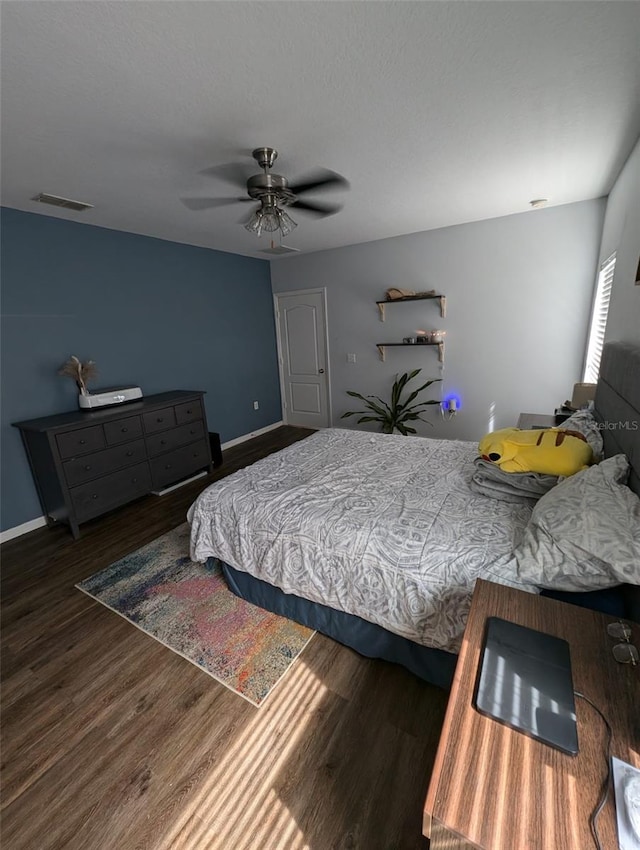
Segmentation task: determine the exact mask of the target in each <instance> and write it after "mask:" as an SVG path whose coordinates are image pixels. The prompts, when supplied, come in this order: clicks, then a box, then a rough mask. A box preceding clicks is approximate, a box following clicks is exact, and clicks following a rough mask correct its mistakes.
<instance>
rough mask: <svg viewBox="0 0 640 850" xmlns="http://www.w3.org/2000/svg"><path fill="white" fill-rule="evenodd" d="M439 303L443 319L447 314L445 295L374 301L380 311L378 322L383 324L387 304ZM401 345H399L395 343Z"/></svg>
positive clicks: (408, 296)
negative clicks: (409, 302)
mask: <svg viewBox="0 0 640 850" xmlns="http://www.w3.org/2000/svg"><path fill="white" fill-rule="evenodd" d="M435 300H438V301H440V315H441V317H442V318H443V319H444V317H445V316H446V314H447V298H446V296H445V295H405V296H404V298H392V299H387V300H386V301H376V304H377V305H378V310H379V311H380V321H381V322H384V318H385V317H384V308H385V307H386V306H387V304H403V303H404V302H405V301H435ZM397 344H401V343H397Z"/></svg>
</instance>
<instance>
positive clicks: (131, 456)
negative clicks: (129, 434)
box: [62, 440, 147, 487]
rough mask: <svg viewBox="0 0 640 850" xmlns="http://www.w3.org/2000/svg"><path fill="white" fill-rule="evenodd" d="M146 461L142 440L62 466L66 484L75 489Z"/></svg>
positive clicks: (77, 459)
mask: <svg viewBox="0 0 640 850" xmlns="http://www.w3.org/2000/svg"><path fill="white" fill-rule="evenodd" d="M146 459H147V452H146V449H145V447H144V440H136V441H135V442H133V443H127V445H125V446H117V447H116V448H113V449H105V450H104V451H101V452H95V453H94V454H91V455H85V456H84V457H79V458H74V459H73V460H67V461H65V462H64V463H63V464H62V466H63V468H64V477H65V478H66V479H67V484H68V485H69V486H70V487H75V486H76V485H77V484H84V483H85V481H92V480H93V479H94V478H99V477H100V476H101V475H106V474H107V473H108V472H113V471H114V470H115V469H122V468H123V467H125V466H134V465H135V464H136V463H140V461H143V460H146Z"/></svg>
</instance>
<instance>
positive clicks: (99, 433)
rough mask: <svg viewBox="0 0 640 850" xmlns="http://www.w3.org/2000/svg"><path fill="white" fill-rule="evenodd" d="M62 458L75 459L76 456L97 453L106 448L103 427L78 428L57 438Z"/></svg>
mask: <svg viewBox="0 0 640 850" xmlns="http://www.w3.org/2000/svg"><path fill="white" fill-rule="evenodd" d="M56 443H57V444H58V451H59V452H60V457H63V458H67V457H75V455H83V454H87V452H95V451H97V450H98V449H103V448H104V447H105V442H104V432H103V430H102V425H92V426H91V427H90V428H77V429H76V430H75V431H67V432H66V433H63V434H58V435H57V436H56Z"/></svg>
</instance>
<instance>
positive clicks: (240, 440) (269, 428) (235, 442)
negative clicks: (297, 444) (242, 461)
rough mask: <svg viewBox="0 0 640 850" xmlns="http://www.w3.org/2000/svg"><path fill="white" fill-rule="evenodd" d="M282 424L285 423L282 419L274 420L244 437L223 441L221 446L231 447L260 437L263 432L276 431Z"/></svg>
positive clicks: (223, 447)
mask: <svg viewBox="0 0 640 850" xmlns="http://www.w3.org/2000/svg"><path fill="white" fill-rule="evenodd" d="M281 425H284V422H283V421H282V419H281V420H280V421H279V422H274V423H273V425H267V426H266V428H259V429H258V430H257V431H252V432H251V433H250V434H245V435H244V436H243V437H236V438H235V440H229V441H228V442H226V443H222V445H221V446H220V448H221V449H230V448H231V446H238V445H240V443H244V442H246V441H247V440H251V439H252V438H253V437H259V436H260V435H261V434H267V433H268V432H269V431H275V429H276V428H280V426H281Z"/></svg>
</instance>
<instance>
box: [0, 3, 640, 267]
mask: <svg viewBox="0 0 640 850" xmlns="http://www.w3.org/2000/svg"><path fill="white" fill-rule="evenodd" d="M639 43H640V3H637V2H586V3H582V2H544V1H543V0H529V1H528V2H479V0H476V2H451V0H449V2H398V0H392V2H385V0H382V2H302V1H301V0H294V2H279V0H274V2H265V0H263V1H262V2H234V0H230V2H187V1H186V0H174V2H131V3H124V2H111V0H108V2H107V1H105V0H98V1H97V2H83V0H80V2H46V0H45V2H10V3H7V2H4V3H2V124H1V130H2V165H3V175H2V203H3V204H4V205H6V206H10V207H15V208H17V209H21V210H29V211H31V212H36V213H42V214H46V215H52V216H57V217H61V218H67V219H70V220H74V221H81V222H85V223H90V224H96V225H100V226H103V227H109V228H115V229H118V230H125V231H130V232H133V233H142V234H147V235H150V236H157V237H160V238H163V239H171V240H175V241H178V242H186V243H190V244H194V245H203V246H206V247H211V248H217V249H221V250H224V251H232V252H235V253H240V254H247V255H253V256H261V255H260V254H259V249H260V248H264V247H267V243H266V238H265V237H263V238H262V239H261V240H258V239H257V238H256V237H255V236H253V235H251V234H249V233H247V232H246V231H245V230H244V228H243V227H242V226H240V225H239V224H238V220H239V219H240V218H242V217H243V215H244V216H245V217H246V215H247V211H248V210H250V209H251V207H249V205H248V204H246V205H244V206H243V205H241V204H238V205H235V206H231V207H227V208H225V209H214V210H211V211H207V212H192V211H190V210H188V209H187V208H186V207H185V206H184V205H183V204H182V203H181V201H180V198H181V197H196V196H214V197H215V196H229V195H232V196H233V195H235V194H236V193H235V191H234V189H233V188H232V187H230V186H229V185H228V184H226V183H224V182H222V181H221V180H220V179H219V178H212V177H207V176H204V175H202V174H200V173H199V172H201V171H202V170H203V169H205V168H207V167H210V166H212V165H216V164H220V163H226V162H230V161H238V162H246V163H248V164H249V163H252V162H253V161H252V160H251V159H250V158H249V154H250V151H251V149H252V148H254V147H258V146H262V145H271V146H274V147H276V148H277V149H278V151H279V152H280V157H279V159H278V162H277V166H278V168H276V169H274V170H276V171H278V172H279V173H282V174H284V175H285V176H287V177H288V178H289V179H292V178H295V177H297V176H299V175H302V174H304V173H305V172H307V171H310V170H312V169H313V168H314V167H316V166H324V167H327V168H331V169H333V170H335V171H338V172H339V173H341V174H343V175H345V176H346V177H347V178H348V179H349V181H350V182H351V191H350V192H348V193H344V192H343V193H335V197H336V198H338V197H343V198H344V209H343V210H342V212H340V213H339V214H338V215H335V216H333V217H331V218H325V219H313V218H310V217H309V216H308V215H305V214H303V213H301V212H293V211H292V215H293V216H294V218H296V219H297V221H298V222H299V227H298V229H297V230H296V231H295V232H294V234H293V235H292V236H291V237H289V238H288V239H287V244H291V245H293V246H295V247H297V248H300V249H301V250H303V251H315V250H321V249H325V248H332V247H336V246H339V245H347V244H353V243H358V242H365V241H369V240H372V239H380V238H383V237H387V236H395V235H398V234H402V233H411V232H415V231H420V230H429V229H432V228H436V227H442V226H446V225H450V224H458V223H462V222H466V221H475V220H479V219H486V218H493V217H495V216H501V215H507V214H510V213H517V212H522V211H525V210H527V209H529V203H528V202H529V201H530V200H531V199H533V198H540V197H543V198H550V202H551V204H554V205H555V204H566V203H571V202H573V201H580V200H585V199H588V198H595V197H599V196H602V195H606V194H607V192H608V191H609V189H610V188H611V185H612V183H613V181H614V179H615V177H616V175H617V173H618V172H619V170H620V168H621V166H622V165H623V163H624V161H625V159H626V157H627V155H628V154H629V152H630V151H631V149H632V147H633V144H634V142H635V140H636V139H637V137H638V135H639V133H640V50H639V49H638V44H639ZM40 191H42V192H48V193H52V194H57V195H62V196H64V197H69V198H76V199H79V200H83V201H87V202H89V203H92V204H95V209H94V210H91V211H88V212H85V213H81V214H78V213H71V212H67V211H63V210H57V209H54V208H53V207H45V206H42V205H39V204H37V203H35V202H33V201H31V200H30V198H31V197H32V196H33V195H35V194H36V193H38V192H40ZM307 197H308V196H307ZM333 198H334V195H329V194H325V195H323V196H322V199H323V200H329V199H333ZM531 214H532V215H535V213H534V212H532V213H531ZM262 256H263V257H264V256H265V255H262Z"/></svg>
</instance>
